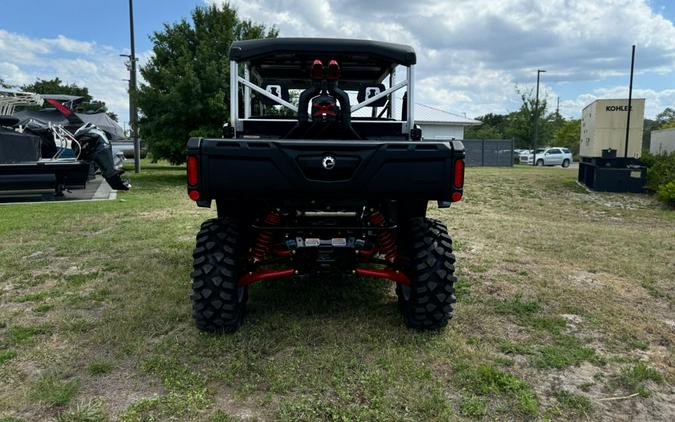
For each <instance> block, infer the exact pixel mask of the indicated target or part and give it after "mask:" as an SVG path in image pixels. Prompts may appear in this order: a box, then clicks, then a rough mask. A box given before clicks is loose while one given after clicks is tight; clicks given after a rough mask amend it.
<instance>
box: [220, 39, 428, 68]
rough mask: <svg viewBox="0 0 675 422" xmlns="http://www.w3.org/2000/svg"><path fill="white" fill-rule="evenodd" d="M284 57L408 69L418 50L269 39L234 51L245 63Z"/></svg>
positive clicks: (368, 42) (247, 42)
mask: <svg viewBox="0 0 675 422" xmlns="http://www.w3.org/2000/svg"><path fill="white" fill-rule="evenodd" d="M274 55H284V56H285V58H286V59H288V58H289V55H290V56H293V55H299V56H306V55H318V56H321V55H333V56H349V57H351V58H355V59H358V57H357V56H358V55H362V56H363V59H364V60H367V59H368V58H373V57H375V58H379V59H382V60H387V61H391V62H394V63H398V64H401V65H404V66H410V65H413V64H415V63H416V61H417V57H416V55H415V50H413V48H412V47H410V46H408V45H403V44H394V43H388V42H382V41H372V40H355V39H343V38H266V39H257V40H245V41H235V42H233V43H232V46H231V47H230V59H232V60H235V61H238V62H244V61H250V60H256V59H260V58H262V57H266V56H274Z"/></svg>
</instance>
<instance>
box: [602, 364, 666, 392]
mask: <svg viewBox="0 0 675 422" xmlns="http://www.w3.org/2000/svg"><path fill="white" fill-rule="evenodd" d="M663 380H664V378H663V375H661V373H660V372H659V371H657V370H656V369H654V368H651V367H649V366H648V365H647V364H646V363H644V362H637V363H636V364H634V365H631V366H629V367H626V368H624V369H623V370H622V371H621V372H620V373H619V374H617V375H616V376H615V377H614V378H613V379H612V384H613V385H615V386H618V387H620V388H623V389H624V390H626V391H629V392H631V393H633V392H637V393H639V394H640V395H641V396H643V397H648V396H649V395H650V394H651V393H650V390H649V389H648V388H647V385H646V383H647V382H648V381H651V382H652V383H656V384H661V383H663Z"/></svg>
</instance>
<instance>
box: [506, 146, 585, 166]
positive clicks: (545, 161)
mask: <svg viewBox="0 0 675 422" xmlns="http://www.w3.org/2000/svg"><path fill="white" fill-rule="evenodd" d="M518 158H519V161H520V164H530V165H531V164H532V162H533V161H534V162H535V163H536V165H538V166H562V167H569V166H570V164H571V163H572V151H570V150H569V149H568V148H562V147H549V148H538V149H537V150H536V151H535V153H534V156H533V154H532V151H525V152H524V153H522V154H520V157H518Z"/></svg>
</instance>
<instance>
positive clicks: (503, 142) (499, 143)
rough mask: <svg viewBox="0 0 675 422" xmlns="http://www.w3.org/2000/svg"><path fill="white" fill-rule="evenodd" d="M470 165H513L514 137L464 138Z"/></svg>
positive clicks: (468, 164)
mask: <svg viewBox="0 0 675 422" xmlns="http://www.w3.org/2000/svg"><path fill="white" fill-rule="evenodd" d="M462 143H463V144H464V148H466V159H465V163H466V165H467V166H469V167H510V166H513V139H463V140H462Z"/></svg>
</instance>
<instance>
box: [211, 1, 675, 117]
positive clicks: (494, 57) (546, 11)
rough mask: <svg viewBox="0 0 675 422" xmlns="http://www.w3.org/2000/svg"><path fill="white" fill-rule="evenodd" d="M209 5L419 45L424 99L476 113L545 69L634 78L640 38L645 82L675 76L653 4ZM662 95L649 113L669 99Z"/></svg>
mask: <svg viewBox="0 0 675 422" xmlns="http://www.w3.org/2000/svg"><path fill="white" fill-rule="evenodd" d="M204 1H205V2H206V3H207V4H225V3H230V4H231V5H233V6H234V7H236V8H237V9H238V11H239V14H240V16H242V17H244V18H247V19H251V20H253V21H254V22H257V23H263V24H265V25H267V26H272V25H274V26H276V27H277V28H279V30H280V34H281V36H327V37H350V38H351V37H353V38H368V39H378V40H384V41H393V42H401V43H405V44H411V45H412V46H413V47H415V49H416V51H417V54H418V64H419V65H418V71H417V77H418V87H419V90H420V93H419V95H418V97H417V98H418V99H419V101H421V102H426V103H429V104H430V105H435V106H440V107H442V108H445V109H449V110H455V111H459V110H461V111H466V112H467V113H468V114H470V115H477V114H484V113H488V112H503V111H505V110H512V109H513V103H514V101H515V102H516V103H517V101H518V95H517V94H516V92H515V90H514V86H515V85H516V84H519V85H523V84H529V83H531V81H532V80H533V79H534V75H536V69H538V68H544V69H546V70H547V71H548V73H547V74H546V80H547V82H548V83H551V84H555V83H561V82H568V83H577V82H582V81H586V82H589V81H591V82H594V83H595V85H597V86H599V87H601V86H603V85H604V84H608V83H609V82H607V80H608V79H609V78H611V77H615V76H624V75H626V74H627V71H628V66H629V54H630V46H631V45H632V44H636V45H637V71H638V77H640V78H641V81H642V82H645V81H647V82H648V81H649V77H650V76H651V75H656V74H660V75H663V74H666V75H671V74H672V75H673V76H674V77H675V70H674V69H675V43H674V42H673V40H675V27H674V26H673V22H670V21H668V20H667V19H665V18H664V17H663V16H662V15H660V14H658V13H657V12H656V11H654V10H653V9H651V7H650V5H649V2H648V1H647V0H597V1H593V0H585V1H584V0H454V1H452V2H450V1H447V0H446V1H443V0H418V1H410V0H372V1H361V0H324V1H320V2H316V1H310V0H297V1H292V0H281V1H279V0H204ZM614 83H615V82H612V84H614ZM642 85H644V84H642ZM609 88H611V87H608V89H609ZM647 91H649V90H647ZM652 91H653V92H654V93H655V94H654V95H651V94H650V93H649V92H647V93H648V94H650V95H649V96H648V97H647V113H648V114H647V115H648V116H649V115H650V113H652V111H653V110H654V107H659V106H660V105H661V103H662V102H663V101H666V99H667V98H669V97H668V96H667V95H661V94H658V92H659V91H658V90H654V89H653V90H652ZM565 101H567V102H565ZM565 101H563V103H564V104H572V103H573V102H574V101H576V99H567V100H565ZM650 102H654V105H653V106H651V105H650V104H649V103H650ZM657 104H658V105H657ZM579 112H580V109H579V110H578V111H576V112H575V113H574V115H578V114H579ZM657 112H658V111H657Z"/></svg>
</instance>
